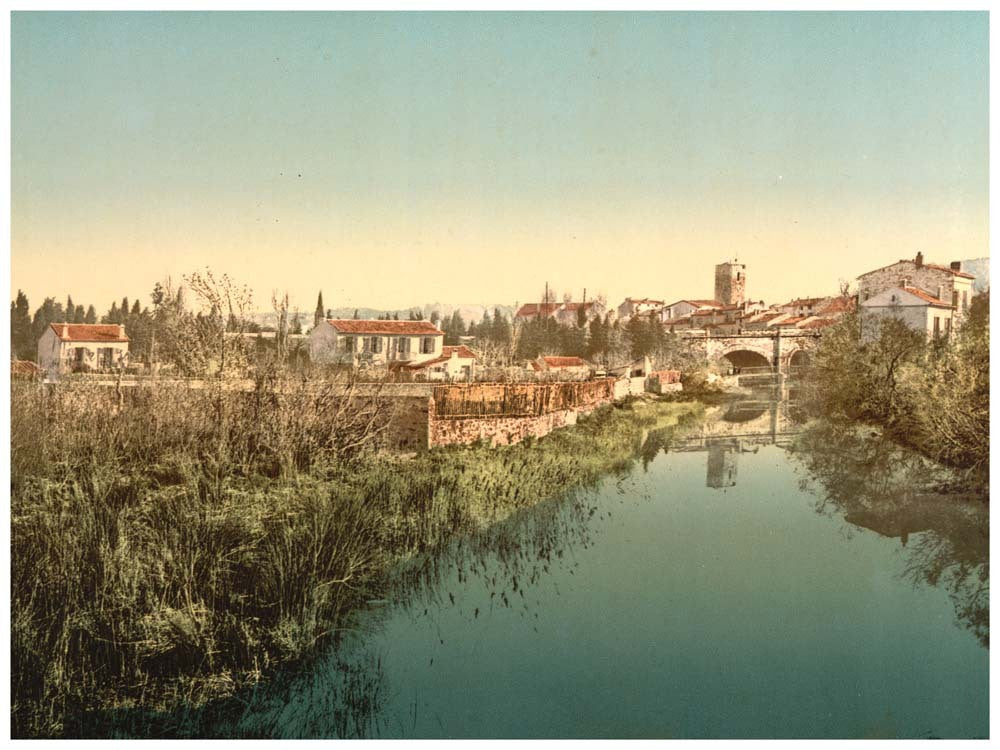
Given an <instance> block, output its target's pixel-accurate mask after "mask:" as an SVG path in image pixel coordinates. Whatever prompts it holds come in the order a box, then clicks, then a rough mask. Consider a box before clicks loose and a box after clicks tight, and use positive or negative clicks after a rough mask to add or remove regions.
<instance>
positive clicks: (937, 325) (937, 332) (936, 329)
mask: <svg viewBox="0 0 1000 750" xmlns="http://www.w3.org/2000/svg"><path fill="white" fill-rule="evenodd" d="M940 335H941V318H940V317H938V316H937V315H935V316H934V338H937V337H938V336H940Z"/></svg>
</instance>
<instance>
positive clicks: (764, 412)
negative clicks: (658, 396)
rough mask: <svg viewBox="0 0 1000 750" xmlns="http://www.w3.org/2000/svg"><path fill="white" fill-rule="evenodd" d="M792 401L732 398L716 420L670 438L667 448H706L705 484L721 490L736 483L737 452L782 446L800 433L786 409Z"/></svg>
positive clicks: (690, 450)
mask: <svg viewBox="0 0 1000 750" xmlns="http://www.w3.org/2000/svg"><path fill="white" fill-rule="evenodd" d="M790 409H792V410H793V409H794V404H792V403H791V402H789V401H787V400H785V401H777V400H775V401H736V402H733V403H732V404H730V405H729V406H728V407H727V408H726V410H725V412H724V413H723V414H722V415H721V416H720V417H719V419H717V420H715V421H712V422H706V423H705V424H703V425H702V428H701V431H700V432H699V433H697V434H690V433H688V434H687V435H686V436H685V437H683V438H679V439H677V440H674V441H671V443H670V445H669V450H671V451H677V452H696V451H706V452H707V453H708V458H707V476H706V480H705V484H706V485H707V486H709V487H714V488H716V489H721V488H725V487H733V486H735V485H736V475H737V469H738V465H739V455H740V454H741V453H756V452H757V451H758V450H759V449H760V446H762V445H777V446H780V447H786V446H788V445H790V444H791V443H792V441H793V440H794V438H795V436H796V435H797V434H798V433H799V432H800V428H799V427H798V426H797V425H796V423H795V421H794V420H793V418H792V416H791V415H790V414H789V410H790Z"/></svg>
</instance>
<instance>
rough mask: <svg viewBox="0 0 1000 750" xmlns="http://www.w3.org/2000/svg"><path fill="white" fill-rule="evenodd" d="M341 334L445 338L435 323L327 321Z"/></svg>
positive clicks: (421, 321)
mask: <svg viewBox="0 0 1000 750" xmlns="http://www.w3.org/2000/svg"><path fill="white" fill-rule="evenodd" d="M326 322H327V323H329V324H330V325H331V326H333V327H334V328H335V329H336V330H337V331H338V332H339V333H356V334H368V335H369V336H371V335H376V336H444V332H443V331H441V330H439V329H438V328H437V326H435V325H434V324H433V323H429V322H428V321H426V320H338V319H327V321H326Z"/></svg>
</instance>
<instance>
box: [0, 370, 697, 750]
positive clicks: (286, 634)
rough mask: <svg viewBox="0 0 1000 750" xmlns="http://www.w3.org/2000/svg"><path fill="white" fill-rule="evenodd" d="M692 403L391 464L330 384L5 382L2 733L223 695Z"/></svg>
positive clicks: (610, 413) (43, 730)
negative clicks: (6, 714)
mask: <svg viewBox="0 0 1000 750" xmlns="http://www.w3.org/2000/svg"><path fill="white" fill-rule="evenodd" d="M697 408H698V407H696V406H694V405H691V404H666V403H664V404H658V405H655V406H646V407H645V411H644V412H638V411H635V410H633V409H632V408H624V409H622V408H617V407H606V408H605V409H603V410H601V411H600V412H598V413H596V414H595V415H594V416H592V417H591V418H589V419H587V420H584V421H583V422H582V423H581V424H580V425H578V426H577V427H576V428H575V429H572V430H564V431H561V432H559V433H555V434H553V435H550V436H548V437H547V438H545V439H543V440H541V441H538V442H537V443H534V444H531V445H521V446H513V447H510V448H504V449H495V450H491V449H488V448H486V447H482V446H476V447H467V448H456V449H449V450H443V451H434V452H431V453H427V454H423V455H420V456H418V457H416V458H415V459H411V460H404V459H402V458H399V457H394V456H391V455H388V454H385V453H382V452H380V451H379V450H378V447H379V439H380V431H381V429H383V427H384V418H385V414H386V410H385V407H384V404H382V403H381V401H380V399H379V398H377V397H375V398H373V397H371V396H366V397H364V398H362V397H361V396H359V394H358V393H357V391H356V390H355V389H354V387H353V385H352V384H350V383H344V382H340V383H334V382H329V381H321V380H308V379H303V378H301V377H299V378H297V379H292V378H284V377H279V376H278V375H276V374H274V373H272V374H271V375H269V376H267V377H264V376H260V377H258V380H257V381H256V383H255V385H254V387H253V388H252V389H251V390H249V391H246V392H243V391H239V390H234V389H232V388H228V387H226V386H225V381H222V380H218V381H209V382H207V383H206V385H205V387H203V388H198V389H192V388H187V387H183V386H176V387H171V386H165V385H160V386H139V387H133V388H122V389H115V388H113V387H110V388H109V387H100V386H96V385H89V386H84V385H80V386H69V385H62V386H57V387H54V388H53V387H50V386H45V385H40V384H35V383H15V384H14V386H13V392H12V401H11V430H12V432H11V468H12V479H11V559H12V564H11V668H12V680H11V689H12V732H13V734H14V735H15V736H20V737H26V736H32V737H38V736H65V735H67V734H69V735H72V734H73V732H74V729H73V727H74V726H76V724H75V719H74V717H79V716H81V715H82V714H84V713H85V712H87V711H92V710H98V709H106V708H110V707H124V706H130V705H132V706H143V707H146V708H166V707H169V706H172V705H178V704H199V703H202V702H204V701H205V700H208V699H210V698H213V697H217V696H221V695H227V694H230V693H232V692H233V691H234V690H236V689H238V688H239V687H240V686H242V685H247V684H251V683H253V682H255V681H256V680H259V679H260V678H261V677H262V676H265V675H267V674H269V673H270V671H271V670H272V669H273V668H274V666H275V665H276V664H278V663H280V662H282V661H286V660H289V659H294V658H297V657H299V656H301V655H303V654H305V653H308V652H309V651H310V650H312V649H313V647H314V646H315V645H316V644H317V643H318V642H320V641H322V640H324V639H328V638H329V637H331V636H332V635H335V634H336V633H337V631H338V629H340V628H343V627H345V625H346V624H347V623H348V622H349V619H350V615H351V613H352V612H354V611H357V610H358V608H359V607H361V606H363V604H364V602H365V601H366V600H367V599H369V598H371V597H372V596H378V595H379V593H380V591H381V588H382V586H383V585H384V580H385V574H386V572H387V571H388V570H390V568H391V567H392V566H393V564H394V563H396V562H397V561H399V560H401V559H404V558H407V557H410V556H412V555H414V554H419V553H421V552H428V551H433V550H434V549H437V548H440V546H441V545H442V544H443V543H444V542H446V541H447V540H449V539H451V538H454V536H455V535H456V534H457V535H461V534H462V533H464V532H467V531H470V530H474V529H480V528H483V527H485V526H488V525H489V524H491V523H494V522H495V521H497V520H499V519H502V518H504V517H506V516H507V515H509V514H510V513H511V512H513V511H515V510H517V509H519V508H523V507H527V506H529V505H532V504H534V503H536V502H538V501H539V500H541V499H544V498H546V497H551V496H553V495H556V494H559V493H560V492H562V491H564V490H566V489H568V488H570V487H573V486H577V485H580V484H582V483H586V482H593V481H596V480H597V479H598V478H599V477H600V476H602V475H603V474H604V473H606V472H607V471H610V470H613V469H615V468H616V467H620V466H623V465H627V464H628V463H629V462H630V461H632V460H633V458H634V456H635V455H636V451H637V450H638V447H639V444H640V442H641V440H640V438H641V429H642V426H643V425H646V426H649V425H650V424H653V423H655V422H657V420H658V419H659V420H660V421H661V422H662V420H663V419H666V420H667V422H671V423H673V422H676V420H677V418H678V416H679V415H682V414H685V413H690V412H693V411H696V410H697Z"/></svg>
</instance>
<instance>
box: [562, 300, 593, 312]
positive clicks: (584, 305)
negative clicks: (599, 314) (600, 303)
mask: <svg viewBox="0 0 1000 750" xmlns="http://www.w3.org/2000/svg"><path fill="white" fill-rule="evenodd" d="M593 306H594V303H593V302H564V303H563V309H564V310H566V311H568V312H576V311H577V310H580V309H583V310H589V309H590V308H591V307H593Z"/></svg>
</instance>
